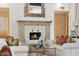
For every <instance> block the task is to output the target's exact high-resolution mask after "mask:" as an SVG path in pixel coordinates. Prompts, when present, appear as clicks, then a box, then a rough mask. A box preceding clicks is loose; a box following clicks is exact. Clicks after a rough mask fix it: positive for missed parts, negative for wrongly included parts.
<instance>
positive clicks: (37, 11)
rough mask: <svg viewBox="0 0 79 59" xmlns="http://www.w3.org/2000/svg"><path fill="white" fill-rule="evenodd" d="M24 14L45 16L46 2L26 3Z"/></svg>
mask: <svg viewBox="0 0 79 59" xmlns="http://www.w3.org/2000/svg"><path fill="white" fill-rule="evenodd" d="M24 16H25V17H27V16H30V17H45V6H44V3H25V4H24Z"/></svg>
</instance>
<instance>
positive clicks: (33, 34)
mask: <svg viewBox="0 0 79 59" xmlns="http://www.w3.org/2000/svg"><path fill="white" fill-rule="evenodd" d="M40 36H41V32H30V40H39V38H40Z"/></svg>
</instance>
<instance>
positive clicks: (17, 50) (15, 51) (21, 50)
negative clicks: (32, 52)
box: [0, 38, 28, 56]
mask: <svg viewBox="0 0 79 59" xmlns="http://www.w3.org/2000/svg"><path fill="white" fill-rule="evenodd" d="M4 45H7V43H6V41H5V38H0V50H1V48H2V47H3V46H4ZM9 47H10V50H11V53H12V56H27V51H28V47H27V46H21V44H19V46H9Z"/></svg>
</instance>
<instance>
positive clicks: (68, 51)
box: [54, 43, 79, 56]
mask: <svg viewBox="0 0 79 59" xmlns="http://www.w3.org/2000/svg"><path fill="white" fill-rule="evenodd" d="M54 46H55V48H56V56H79V43H65V44H63V45H58V44H54Z"/></svg>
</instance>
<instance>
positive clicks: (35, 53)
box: [28, 45, 56, 56]
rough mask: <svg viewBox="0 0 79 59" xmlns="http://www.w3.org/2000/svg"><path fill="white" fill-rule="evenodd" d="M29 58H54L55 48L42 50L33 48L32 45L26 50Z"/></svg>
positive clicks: (43, 48)
mask: <svg viewBox="0 0 79 59" xmlns="http://www.w3.org/2000/svg"><path fill="white" fill-rule="evenodd" d="M28 55H29V56H44V55H47V56H55V55H56V48H55V47H42V48H35V47H33V45H30V46H29V50H28Z"/></svg>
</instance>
